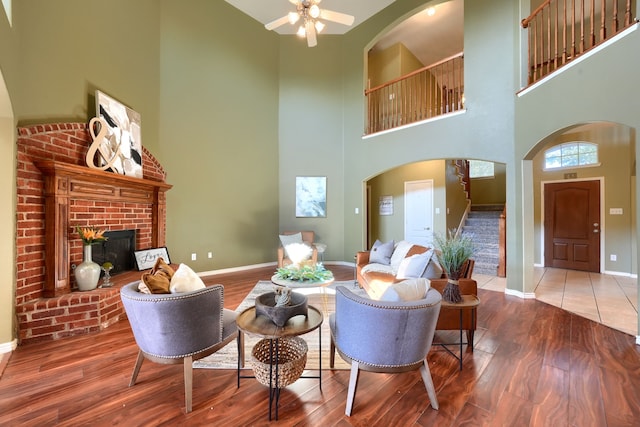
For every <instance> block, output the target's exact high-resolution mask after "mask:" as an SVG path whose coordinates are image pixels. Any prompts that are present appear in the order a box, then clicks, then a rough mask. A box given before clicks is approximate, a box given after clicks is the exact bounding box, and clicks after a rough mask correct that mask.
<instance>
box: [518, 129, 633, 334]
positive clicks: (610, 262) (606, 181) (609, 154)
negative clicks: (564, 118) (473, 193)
mask: <svg viewBox="0 0 640 427" xmlns="http://www.w3.org/2000/svg"><path fill="white" fill-rule="evenodd" d="M636 138H637V135H636V129H635V128H633V127H630V126H628V125H625V124H621V123H614V122H610V121H597V122H589V123H575V124H573V125H569V126H566V127H564V128H562V129H559V130H557V131H556V132H553V133H552V134H549V135H547V136H546V137H544V138H542V139H541V140H540V141H538V143H537V144H536V145H535V146H534V147H533V148H532V149H531V150H530V151H529V152H528V153H527V155H526V156H525V158H524V159H523V182H524V184H523V198H524V205H523V206H525V210H524V215H523V218H524V226H523V240H525V241H531V242H532V244H531V245H527V246H526V247H525V252H524V255H525V257H524V259H525V261H524V262H525V265H524V266H523V267H524V271H525V282H526V283H527V284H528V285H527V287H526V288H525V289H524V291H525V294H530V295H536V294H535V292H536V285H537V283H536V282H535V280H536V279H535V278H536V277H538V276H539V274H540V272H541V271H544V269H545V268H547V267H554V256H556V255H554V253H553V252H552V251H550V250H549V247H550V246H552V247H553V245H549V243H553V242H550V239H553V236H554V233H555V231H552V230H556V229H558V227H557V226H556V225H554V223H553V222H552V221H553V218H552V217H553V215H552V213H551V211H550V210H546V211H545V205H547V207H548V205H549V204H550V203H551V202H550V201H549V200H552V199H550V196H549V193H550V192H551V191H552V189H554V188H560V189H563V188H569V187H571V186H572V185H574V184H577V185H581V184H582V183H593V182H598V185H597V187H598V188H599V196H598V201H599V215H600V217H599V220H598V221H596V222H594V224H592V226H593V227H592V228H591V229H590V233H592V234H594V235H597V236H598V240H599V243H600V245H599V247H598V248H597V253H596V254H589V256H592V255H595V256H597V257H598V263H597V271H596V270H588V269H582V268H575V269H574V268H566V269H567V270H576V271H580V270H582V271H593V272H596V273H599V274H604V275H614V276H626V277H629V278H630V279H632V280H635V283H636V285H635V288H636V292H637V288H638V285H637V274H638V265H637V251H638V249H637V238H636V236H637V219H636V218H637V196H636V191H637V178H636ZM571 141H586V142H589V143H594V144H597V146H598V163H597V164H594V165H590V166H586V167H580V166H577V167H566V168H562V169H550V168H547V169H545V167H544V164H545V150H548V149H549V148H551V147H556V146H558V145H559V144H563V143H567V142H571ZM566 215H568V216H572V215H580V214H579V213H578V209H576V210H575V211H569V212H567V213H566ZM587 237H588V236H587ZM568 247H570V246H569V245H568ZM585 253H586V252H585ZM560 268H564V267H560ZM527 279H528V280H527ZM576 285H578V286H584V287H585V289H586V287H587V286H590V285H591V284H590V283H586V282H585V283H577V284H576ZM629 297H630V299H631V300H633V304H634V305H635V304H636V302H635V301H636V300H637V297H636V298H635V299H634V298H633V296H631V295H630V296H629ZM638 324H640V318H637V313H636V327H637V325H638Z"/></svg>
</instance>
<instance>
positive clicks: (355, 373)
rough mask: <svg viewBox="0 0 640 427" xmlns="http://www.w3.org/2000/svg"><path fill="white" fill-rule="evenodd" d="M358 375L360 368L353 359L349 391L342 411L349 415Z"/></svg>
mask: <svg viewBox="0 0 640 427" xmlns="http://www.w3.org/2000/svg"><path fill="white" fill-rule="evenodd" d="M359 375H360V368H359V366H358V362H356V361H355V360H353V361H352V362H351V375H349V392H348V394H347V407H346V408H345V410H344V413H345V414H346V415H347V416H348V417H350V416H351V410H352V409H353V401H354V400H355V398H356V387H357V385H358V376H359Z"/></svg>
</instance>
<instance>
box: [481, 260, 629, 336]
mask: <svg viewBox="0 0 640 427" xmlns="http://www.w3.org/2000/svg"><path fill="white" fill-rule="evenodd" d="M473 278H474V279H475V280H476V281H477V282H478V287H479V288H482V289H487V290H492V291H500V292H504V288H505V282H506V279H504V278H500V277H494V276H485V275H481V274H478V275H476V274H474V275H473ZM534 283H535V286H536V287H535V290H534V292H535V294H536V299H537V300H539V301H542V302H545V303H547V304H551V305H554V306H556V307H560V308H562V309H564V310H567V311H570V312H572V313H576V314H578V315H580V316H583V317H586V318H588V319H591V320H593V321H595V322H599V323H602V324H604V325H607V326H609V327H611V328H614V329H617V330H619V331H622V332H625V333H627V334H630V335H633V336H637V335H638V286H637V280H636V279H635V278H633V277H624V276H612V275H608V274H598V273H588V272H584V271H574V270H562V269H558V268H544V267H535V268H534Z"/></svg>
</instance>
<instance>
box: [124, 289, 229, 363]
mask: <svg viewBox="0 0 640 427" xmlns="http://www.w3.org/2000/svg"><path fill="white" fill-rule="evenodd" d="M133 283H140V281H139V280H138V281H137V282H131V283H129V284H127V285H125V286H124V287H126V286H130V285H131V284H133ZM218 289H222V293H221V295H220V306H221V307H224V286H222V285H212V286H208V287H206V288H204V289H198V290H197V291H193V292H189V293H186V294H141V296H140V297H132V296H130V295H127V294H122V293H121V294H120V295H121V296H122V297H123V298H127V299H129V300H132V301H144V302H152V303H157V302H163V301H175V300H179V299H187V298H193V297H195V296H198V295H201V294H204V293H207V292H214V291H217V290H218ZM142 295H145V296H146V298H145V297H144V296H142ZM149 295H166V296H162V297H159V298H148V296H149ZM220 331H224V316H220ZM221 338H222V341H223V342H224V338H225V337H221ZM218 344H219V343H216V344H214V345H212V346H209V347H207V348H203V349H201V350H198V351H196V352H192V353H188V354H183V355H179V356H171V357H169V356H159V355H156V354H152V353H146V354H148V355H149V356H153V357H157V358H158V359H167V360H171V359H182V358H185V357H189V356H193V355H194V354H198V353H202V352H203V351H206V350H209V349H210V348H213V347H215V346H216V345H218Z"/></svg>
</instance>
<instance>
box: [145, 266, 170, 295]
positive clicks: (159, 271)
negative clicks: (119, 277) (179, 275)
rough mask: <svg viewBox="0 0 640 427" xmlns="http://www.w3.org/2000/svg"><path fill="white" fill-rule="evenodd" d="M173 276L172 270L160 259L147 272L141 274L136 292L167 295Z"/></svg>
mask: <svg viewBox="0 0 640 427" xmlns="http://www.w3.org/2000/svg"><path fill="white" fill-rule="evenodd" d="M173 275H174V271H173V269H172V268H171V267H170V266H169V265H168V264H167V263H166V262H164V259H162V257H160V258H158V259H157V260H156V263H155V264H154V266H153V268H152V269H151V270H149V272H147V273H143V274H142V277H141V279H142V280H141V281H140V283H139V284H138V290H139V291H140V292H142V293H145V294H168V293H170V290H169V287H170V283H171V278H172V277H173Z"/></svg>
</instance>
